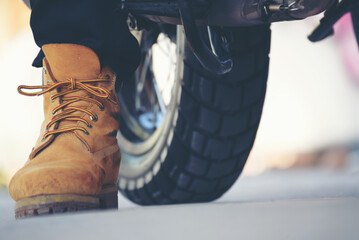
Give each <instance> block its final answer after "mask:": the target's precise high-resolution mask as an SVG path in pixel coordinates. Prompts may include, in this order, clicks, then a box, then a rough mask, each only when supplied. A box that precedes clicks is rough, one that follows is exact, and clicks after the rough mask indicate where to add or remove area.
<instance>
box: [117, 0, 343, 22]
mask: <svg viewBox="0 0 359 240" xmlns="http://www.w3.org/2000/svg"><path fill="white" fill-rule="evenodd" d="M117 1H118V4H117V5H118V6H119V7H120V8H121V9H123V10H126V11H128V12H130V13H132V14H134V15H142V16H144V17H146V18H148V19H150V20H151V21H155V22H163V23H169V24H181V23H182V22H181V20H180V16H179V14H178V13H179V11H180V9H179V8H180V7H179V5H180V0H117ZM335 2H336V0H191V1H189V3H190V4H191V8H192V12H193V15H194V18H195V19H196V21H197V23H201V24H204V25H210V26H222V27H233V26H249V25H256V24H268V23H271V22H278V21H290V20H298V19H304V18H306V17H309V16H313V15H316V14H318V13H320V12H323V11H325V10H326V9H328V8H329V7H330V6H331V5H332V4H334V3H335Z"/></svg>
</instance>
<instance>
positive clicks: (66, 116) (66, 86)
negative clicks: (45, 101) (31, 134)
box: [17, 78, 117, 140]
mask: <svg viewBox="0 0 359 240" xmlns="http://www.w3.org/2000/svg"><path fill="white" fill-rule="evenodd" d="M108 81H109V78H99V79H90V80H78V79H74V78H69V79H67V80H65V81H62V82H58V83H54V84H49V85H40V86H26V85H21V86H19V87H18V88H17V91H18V92H19V93H20V94H22V95H25V96H41V95H43V94H45V93H48V92H51V91H53V90H55V89H57V90H58V93H57V94H54V95H52V96H51V98H50V99H51V102H54V101H55V100H56V99H57V98H59V99H60V105H59V106H57V107H55V108H54V109H53V110H52V115H53V117H52V119H51V121H50V122H49V123H48V124H47V126H46V130H45V133H44V135H43V140H44V139H46V138H47V137H48V136H50V135H55V134H60V133H66V132H73V131H75V130H80V131H83V132H84V133H85V134H87V135H88V134H89V132H88V131H87V130H86V128H84V127H81V126H71V127H62V128H59V129H55V130H52V131H49V130H48V129H49V128H50V127H51V126H52V125H54V124H56V123H59V122H60V121H63V120H68V121H80V122H83V123H84V124H86V126H87V127H88V128H92V125H91V124H90V122H89V121H87V120H86V119H84V118H83V117H80V116H78V115H74V113H75V112H78V111H79V112H83V113H86V114H87V115H89V116H90V119H91V120H92V121H94V122H96V121H97V120H98V117H97V116H96V114H95V113H93V112H92V111H90V110H88V109H87V107H76V106H71V104H73V103H76V102H79V101H85V102H90V103H94V104H96V105H97V106H98V107H99V108H100V110H104V107H105V106H104V105H103V104H102V103H101V102H100V101H98V100H96V99H93V96H96V97H99V98H101V99H106V100H109V101H110V102H111V103H114V104H117V101H116V100H115V99H113V98H112V97H111V92H110V91H109V90H107V89H106V88H103V87H98V86H96V84H97V83H100V82H108ZM37 89H40V90H41V91H38V92H36V91H35V92H26V91H24V90H37ZM80 90H85V91H86V92H88V93H89V96H66V95H68V94H70V93H74V92H78V91H80ZM60 110H62V111H60Z"/></svg>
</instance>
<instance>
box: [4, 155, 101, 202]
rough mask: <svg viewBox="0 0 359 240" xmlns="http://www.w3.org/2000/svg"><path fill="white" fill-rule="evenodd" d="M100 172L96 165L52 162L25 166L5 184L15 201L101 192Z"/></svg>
mask: <svg viewBox="0 0 359 240" xmlns="http://www.w3.org/2000/svg"><path fill="white" fill-rule="evenodd" d="M103 179H104V171H103V169H101V168H100V167H99V166H96V165H94V164H91V165H88V164H86V165H79V164H75V163H73V162H71V161H65V160H64V161H62V162H59V161H56V162H48V163H43V164H37V165H36V166H35V165H34V166H31V165H25V166H24V167H23V168H22V169H20V170H19V171H18V172H17V173H16V174H15V175H14V177H13V178H12V179H11V181H10V184H9V192H10V195H11V196H12V198H13V199H14V200H15V201H19V200H21V199H24V198H28V197H34V196H39V195H49V194H80V195H95V194H97V193H99V192H100V191H101V188H102V183H103Z"/></svg>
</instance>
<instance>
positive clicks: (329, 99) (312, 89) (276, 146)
mask: <svg viewBox="0 0 359 240" xmlns="http://www.w3.org/2000/svg"><path fill="white" fill-rule="evenodd" d="M29 19H30V10H29V9H27V8H26V6H25V5H24V4H23V3H22V2H21V1H19V0H0V73H1V84H2V87H1V94H0V105H1V111H2V112H1V117H0V134H1V138H0V185H2V186H3V187H5V186H6V185H7V184H8V181H9V179H10V178H11V176H12V175H13V174H14V173H15V171H16V170H17V169H18V168H20V167H21V166H22V165H23V164H24V163H25V161H26V160H27V158H28V155H29V153H30V151H31V148H32V147H33V144H34V143H35V140H36V138H37V137H38V134H39V129H40V124H41V122H42V118H43V113H42V107H41V106H42V98H41V97H38V98H36V97H33V98H29V97H24V96H22V95H19V94H18V93H17V90H16V88H17V86H18V85H20V84H26V85H37V84H41V70H39V69H35V68H33V67H31V63H32V60H33V58H34V57H35V56H36V54H37V52H38V48H37V46H36V45H35V43H34V41H33V37H32V34H31V30H30V27H29ZM319 19H320V16H316V17H312V18H309V19H306V20H304V21H299V22H290V23H276V24H273V25H272V31H273V35H272V50H271V63H270V72H269V80H268V91H267V98H266V103H265V109H264V113H263V118H262V122H261V125H260V129H259V132H258V136H257V140H256V143H255V147H254V149H253V151H252V153H251V156H250V159H249V161H248V163H247V165H246V167H245V171H244V173H243V175H244V176H247V177H249V176H257V175H260V174H264V173H266V172H269V171H271V172H273V171H276V170H278V171H293V170H297V169H301V170H313V169H315V170H320V171H331V172H332V171H335V172H336V171H340V172H344V173H348V174H353V173H358V172H359V51H358V46H357V45H356V42H355V37H354V33H353V30H352V23H351V18H350V16H348V15H347V16H345V17H344V18H343V19H342V20H341V21H340V22H339V23H338V24H337V25H336V26H335V32H336V35H335V36H333V37H330V38H328V39H326V40H324V41H322V42H319V43H316V44H314V43H311V42H309V41H308V40H307V36H308V34H309V33H310V32H311V31H312V30H313V29H314V28H315V26H316V25H317V24H318V22H319Z"/></svg>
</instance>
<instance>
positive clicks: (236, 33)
mask: <svg viewBox="0 0 359 240" xmlns="http://www.w3.org/2000/svg"><path fill="white" fill-rule="evenodd" d="M226 30H227V31H228V32H230V33H231V36H232V39H231V41H230V49H231V54H232V58H233V63H234V66H233V70H232V71H231V72H230V73H228V74H226V75H223V76H218V75H215V74H212V73H210V72H208V71H206V70H205V69H204V68H203V67H202V66H201V65H200V64H199V62H198V61H197V59H196V58H195V56H194V55H193V53H192V52H191V50H190V48H189V47H188V46H187V44H186V43H185V41H184V35H185V34H184V32H183V29H182V27H181V26H179V27H178V29H177V32H176V33H175V35H176V36H174V37H172V39H173V41H174V42H176V44H177V51H176V57H177V65H176V74H175V75H176V80H175V82H176V83H177V84H178V88H177V89H176V87H173V89H174V90H173V91H172V92H171V95H172V100H173V99H174V101H172V102H173V104H172V105H171V104H169V107H168V109H169V112H170V113H169V115H170V117H168V119H169V120H163V121H167V126H164V127H163V128H161V129H160V127H159V128H158V129H157V131H159V134H157V135H158V136H157V139H156V141H155V143H151V144H149V145H147V147H146V149H145V150H143V148H145V145H146V144H145V143H146V142H145V141H142V142H141V141H140V142H139V141H137V140H136V138H135V140H133V138H132V140H131V134H126V133H125V132H128V129H127V130H126V127H124V126H126V125H129V123H128V118H127V120H124V119H122V122H121V126H122V129H120V133H119V138H118V139H119V145H120V147H121V149H122V154H123V155H122V156H123V159H122V163H121V170H120V176H119V180H118V187H119V190H120V192H121V193H122V194H123V195H124V196H126V197H127V198H128V199H129V200H131V201H132V202H134V203H136V204H140V205H162V204H179V203H199V202H208V201H213V200H215V199H217V198H219V197H221V196H222V195H223V194H224V193H225V192H226V191H227V190H228V189H229V188H230V187H231V186H232V185H233V184H234V183H235V181H236V180H237V178H238V177H239V175H240V173H241V172H242V170H243V168H244V165H245V163H246V160H247V158H248V156H249V153H250V151H251V149H252V146H253V143H254V140H255V137H256V134H257V129H258V126H259V123H260V119H261V114H262V108H263V103H264V99H265V93H266V85H267V77H268V67H269V51H270V37H271V31H270V26H269V25H259V26H251V27H236V28H228V29H226ZM163 32H164V33H165V34H166V30H163V29H162V33H163ZM172 32H173V31H172ZM144 37H146V36H144V35H142V42H143V38H144ZM151 38H153V37H151ZM181 38H182V39H181ZM144 45H145V44H144ZM147 45H148V44H147ZM181 46H182V47H181ZM141 47H142V45H141ZM147 47H148V46H147ZM143 52H144V51H143ZM142 67H144V65H143V64H141V65H140V67H139V69H138V70H137V71H140V72H141V68H142ZM175 85H176V84H175ZM128 92H129V90H128V88H127V87H126V86H125V87H123V88H122V89H121V92H120V96H121V97H120V101H123V103H122V104H125V103H127V104H128V105H127V106H126V104H125V105H123V106H122V105H121V107H122V110H124V111H125V112H127V113H128V112H130V110H129V109H128V108H129V106H130V105H131V104H129V103H128V102H129V101H132V100H133V99H131V97H127V98H126V97H125V95H126V94H127V93H128ZM164 119H165V118H164ZM126 121H127V122H126ZM162 125H166V122H165V123H162ZM124 135H126V136H124ZM141 148H142V150H141Z"/></svg>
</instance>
